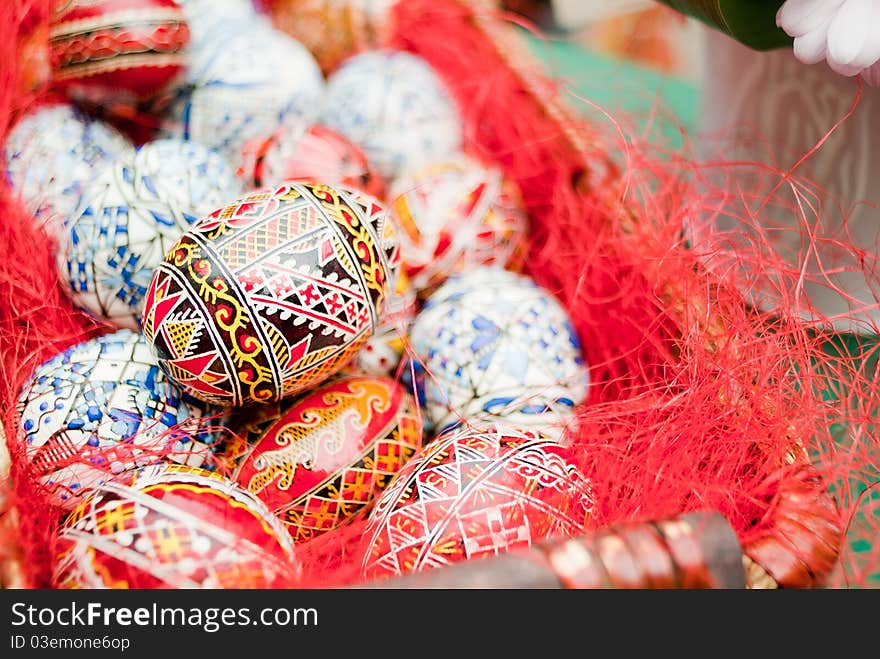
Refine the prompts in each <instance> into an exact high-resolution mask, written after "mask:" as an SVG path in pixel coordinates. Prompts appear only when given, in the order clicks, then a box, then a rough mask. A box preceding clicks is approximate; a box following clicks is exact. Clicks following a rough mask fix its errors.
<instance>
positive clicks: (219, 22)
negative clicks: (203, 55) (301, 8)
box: [176, 0, 265, 51]
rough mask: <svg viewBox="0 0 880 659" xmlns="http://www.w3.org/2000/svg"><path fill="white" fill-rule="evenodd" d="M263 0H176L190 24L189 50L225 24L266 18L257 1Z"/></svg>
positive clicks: (199, 44)
mask: <svg viewBox="0 0 880 659" xmlns="http://www.w3.org/2000/svg"><path fill="white" fill-rule="evenodd" d="M261 1H262V0H221V2H218V1H217V0H176V2H177V4H179V5H180V8H181V9H182V10H183V15H184V17H185V18H186V23H187V25H189V33H190V40H189V50H190V51H193V50H195V49H198V48H200V47H201V45H202V44H203V43H204V42H205V41H207V40H209V39H211V38H212V37H213V35H215V34H216V33H217V32H218V31H220V30H222V29H223V25H224V24H227V25H228V24H229V23H231V22H238V23H241V22H243V21H258V20H265V18H264V17H263V16H262V15H261V13H259V12H258V11H257V7H256V4H255V2H261Z"/></svg>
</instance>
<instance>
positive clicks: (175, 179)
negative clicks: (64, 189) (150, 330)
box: [58, 138, 242, 330]
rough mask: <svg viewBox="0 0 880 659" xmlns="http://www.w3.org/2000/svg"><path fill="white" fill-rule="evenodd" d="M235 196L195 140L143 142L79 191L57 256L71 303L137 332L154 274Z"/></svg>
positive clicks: (220, 168) (232, 181)
mask: <svg viewBox="0 0 880 659" xmlns="http://www.w3.org/2000/svg"><path fill="white" fill-rule="evenodd" d="M241 192H242V183H241V182H240V180H239V179H238V177H237V176H236V174H235V170H234V168H233V167H232V165H231V164H229V163H227V162H226V161H225V160H224V159H223V158H222V157H221V156H220V155H219V154H217V153H215V152H214V151H212V150H210V149H208V148H207V147H205V146H203V145H201V144H198V143H196V142H189V141H184V140H180V139H176V138H167V139H159V140H155V141H152V142H147V143H146V144H144V145H143V146H142V147H140V149H138V150H137V152H133V153H132V154H131V155H129V156H126V157H122V158H118V159H116V160H115V161H114V162H113V163H111V164H110V165H109V166H108V167H106V168H105V169H104V170H103V171H101V172H100V173H98V174H97V175H96V176H95V177H94V178H93V179H92V180H91V181H89V183H88V184H87V185H85V186H84V187H83V192H82V196H81V198H80V201H79V204H78V206H77V207H76V209H75V210H74V212H73V213H72V214H71V216H70V218H69V219H68V222H67V223H66V227H65V231H64V234H63V239H62V240H61V241H60V244H59V250H58V264H59V268H60V270H61V275H62V279H63V280H65V281H66V282H68V284H69V286H70V294H71V297H72V299H73V301H74V302H75V303H76V304H77V305H78V306H80V307H82V308H84V309H86V310H88V311H89V312H91V313H92V314H94V315H95V316H97V317H98V318H101V319H103V320H105V321H107V322H109V323H111V324H113V325H116V326H117V327H127V328H129V329H133V330H136V329H138V327H139V324H138V323H139V318H140V313H141V309H142V306H143V298H144V294H145V293H146V290H147V287H148V286H149V284H150V278H151V277H152V276H153V270H154V269H155V268H156V266H158V265H159V263H161V261H162V258H163V257H164V256H165V252H166V251H168V249H169V248H170V247H171V246H172V245H173V244H174V243H175V242H176V241H177V239H178V238H180V236H181V235H182V234H183V233H184V231H186V230H187V229H188V228H189V227H190V226H191V225H193V224H194V223H195V222H196V221H197V220H198V219H200V218H201V217H203V216H204V215H207V214H208V213H210V212H211V211H213V210H214V209H215V208H217V207H219V206H222V205H223V204H225V203H226V202H227V201H229V200H231V199H235V198H236V197H237V196H239V195H240V194H241Z"/></svg>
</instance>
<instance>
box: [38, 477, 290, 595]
mask: <svg viewBox="0 0 880 659" xmlns="http://www.w3.org/2000/svg"><path fill="white" fill-rule="evenodd" d="M53 572H54V573H53V585H54V587H56V588H77V589H81V588H114V589H123V588H124V589H153V588H280V587H285V586H287V585H288V584H289V583H291V580H292V579H293V578H295V576H296V575H297V574H298V572H297V566H296V563H295V560H294V554H293V542H292V541H291V538H290V536H289V535H288V534H287V532H286V531H285V530H284V527H283V526H282V525H281V523H280V522H279V521H278V520H277V519H276V518H275V517H274V516H273V515H272V514H271V513H270V512H269V511H268V510H267V509H266V507H265V506H264V505H263V503H262V502H261V501H260V500H259V499H257V498H256V497H255V496H253V495H252V494H250V493H249V492H246V491H245V490H243V489H241V488H240V487H238V486H236V485H235V484H234V483H232V482H231V481H229V480H227V479H225V478H223V477H221V476H219V475H218V474H216V473H212V472H208V471H204V470H202V469H195V468H187V467H176V466H158V465H157V466H152V467H146V468H144V469H141V470H138V471H136V472H133V473H132V474H131V476H130V477H129V478H126V479H124V480H117V481H114V482H112V483H105V484H104V485H102V486H101V487H100V488H99V489H98V490H96V491H95V493H94V494H93V495H92V496H91V497H89V498H88V499H85V500H84V501H83V502H82V503H81V504H80V505H79V506H78V507H77V508H76V509H75V510H74V511H73V512H71V513H70V515H69V516H68V518H67V519H66V520H65V522H64V524H63V525H62V527H61V529H60V531H59V534H58V551H57V553H56V554H55V566H54V571H53Z"/></svg>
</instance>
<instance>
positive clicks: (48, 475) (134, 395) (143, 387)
mask: <svg viewBox="0 0 880 659" xmlns="http://www.w3.org/2000/svg"><path fill="white" fill-rule="evenodd" d="M18 409H19V412H20V415H21V416H20V418H21V426H20V430H21V437H22V441H23V442H24V444H25V445H24V455H25V456H26V457H27V460H28V462H29V465H30V466H31V468H33V469H34V476H35V477H37V478H38V479H39V480H40V482H42V484H43V485H45V486H46V488H47V490H48V493H49V495H50V499H51V500H52V501H53V502H54V503H55V504H57V505H60V506H62V507H65V508H69V507H73V506H74V505H76V503H78V501H79V500H80V499H81V498H82V497H83V496H84V495H85V494H86V493H87V492H88V491H90V490H91V489H92V488H94V487H97V486H98V485H100V484H101V483H104V482H106V481H107V480H108V479H112V478H113V477H114V476H115V475H117V474H120V473H123V472H125V471H128V470H130V469H134V468H136V467H138V466H143V465H145V464H152V463H157V462H161V461H164V460H166V459H168V460H171V461H173V462H178V463H181V464H186V465H189V466H193V467H198V466H208V465H207V463H206V458H208V456H209V455H210V453H211V452H213V449H214V444H216V443H217V441H218V439H219V433H215V432H214V428H216V427H218V426H217V424H218V423H220V421H218V420H217V419H215V418H209V417H210V416H212V415H216V414H217V410H216V409H215V408H211V407H209V406H207V405H205V404H204V403H201V402H199V401H197V400H195V399H193V398H191V397H189V396H187V395H186V394H185V393H184V392H182V391H181V390H180V389H179V388H178V387H177V386H176V385H174V384H173V383H172V382H170V381H169V380H168V379H167V377H166V376H165V374H164V373H163V372H162V370H161V369H160V368H159V367H158V365H157V364H156V361H155V359H154V358H153V356H152V354H151V352H150V347H149V345H148V344H147V342H146V340H145V339H144V338H143V335H141V334H139V333H136V332H132V331H130V330H127V329H121V330H117V331H116V332H114V333H111V334H106V335H103V336H100V337H97V338H94V339H90V340H87V341H83V342H81V343H79V344H76V345H74V346H72V347H71V348H69V349H67V350H65V351H64V352H62V353H60V354H58V355H56V356H55V357H53V358H52V359H50V360H48V361H46V362H45V363H43V364H42V365H40V366H39V367H38V368H37V369H36V371H35V373H34V375H33V377H32V378H31V380H30V381H29V382H28V384H26V385H25V386H24V388H23V389H22V392H21V395H20V397H19V407H18Z"/></svg>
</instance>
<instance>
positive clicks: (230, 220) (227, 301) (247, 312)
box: [142, 182, 400, 406]
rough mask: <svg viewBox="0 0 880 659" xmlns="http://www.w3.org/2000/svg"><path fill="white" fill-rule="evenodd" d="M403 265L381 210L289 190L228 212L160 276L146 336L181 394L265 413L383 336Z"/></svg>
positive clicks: (364, 199) (201, 227)
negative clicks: (261, 408) (382, 322)
mask: <svg viewBox="0 0 880 659" xmlns="http://www.w3.org/2000/svg"><path fill="white" fill-rule="evenodd" d="M399 265H400V253H399V244H398V242H397V236H396V233H395V231H394V226H393V224H392V223H391V222H390V221H389V220H388V213H387V211H386V209H385V207H384V206H383V205H382V204H381V202H379V201H378V200H376V199H375V198H374V197H370V196H369V195H366V194H365V193H362V192H359V191H356V190H349V189H346V188H342V187H332V186H329V185H321V184H312V183H296V182H288V183H284V184H283V185H280V186H278V187H277V188H275V189H264V190H257V191H255V192H252V193H249V194H246V195H245V196H243V197H241V198H239V199H237V200H235V201H233V202H231V203H229V204H227V205H225V206H222V207H220V208H218V209H217V210H215V211H214V212H213V213H211V214H210V215H208V216H207V217H206V218H204V219H203V220H202V221H200V222H199V223H198V224H197V225H195V226H194V227H192V228H191V229H190V230H189V231H187V232H186V233H185V234H184V235H183V236H182V237H181V238H180V240H178V242H177V243H176V244H175V245H173V246H172V247H171V249H170V250H169V251H168V253H167V254H166V256H165V259H164V260H163V261H162V263H161V264H160V265H159V267H158V268H157V269H156V271H155V274H154V276H153V279H152V282H151V284H150V289H149V291H148V293H147V301H146V305H145V311H144V320H143V325H142V326H143V331H144V333H145V335H146V336H147V338H148V339H149V341H150V343H151V345H152V346H153V349H154V351H155V354H156V356H157V358H158V360H159V364H160V366H161V367H162V368H163V369H164V370H165V372H166V373H167V374H168V376H169V377H170V378H171V379H172V380H174V381H175V382H177V383H178V384H179V385H180V386H181V387H183V388H184V389H185V390H186V391H188V392H189V393H191V394H192V395H193V396H196V397H198V398H201V399H202V400H204V401H206V402H209V403H215V404H217V405H222V406H240V405H246V404H249V403H268V402H271V401H274V400H281V399H283V398H286V397H288V396H292V395H295V394H298V393H300V392H302V391H304V390H306V389H309V388H311V387H315V386H317V385H318V384H320V383H321V382H323V381H325V380H327V379H328V378H330V377H331V376H332V375H334V374H335V373H337V372H339V371H340V370H341V369H342V368H343V367H344V366H345V365H346V364H347V363H348V362H349V361H350V360H351V359H352V358H353V357H354V356H355V354H356V353H357V351H358V350H359V349H360V348H361V347H362V346H363V345H364V343H365V342H366V341H367V340H368V339H369V338H370V336H371V335H372V334H373V332H374V331H375V329H376V325H377V323H378V321H379V318H380V316H381V314H382V312H383V310H384V308H385V304H386V299H387V297H388V294H389V289H390V287H391V286H393V284H392V283H391V282H395V281H396V278H397V271H398V269H399Z"/></svg>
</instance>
